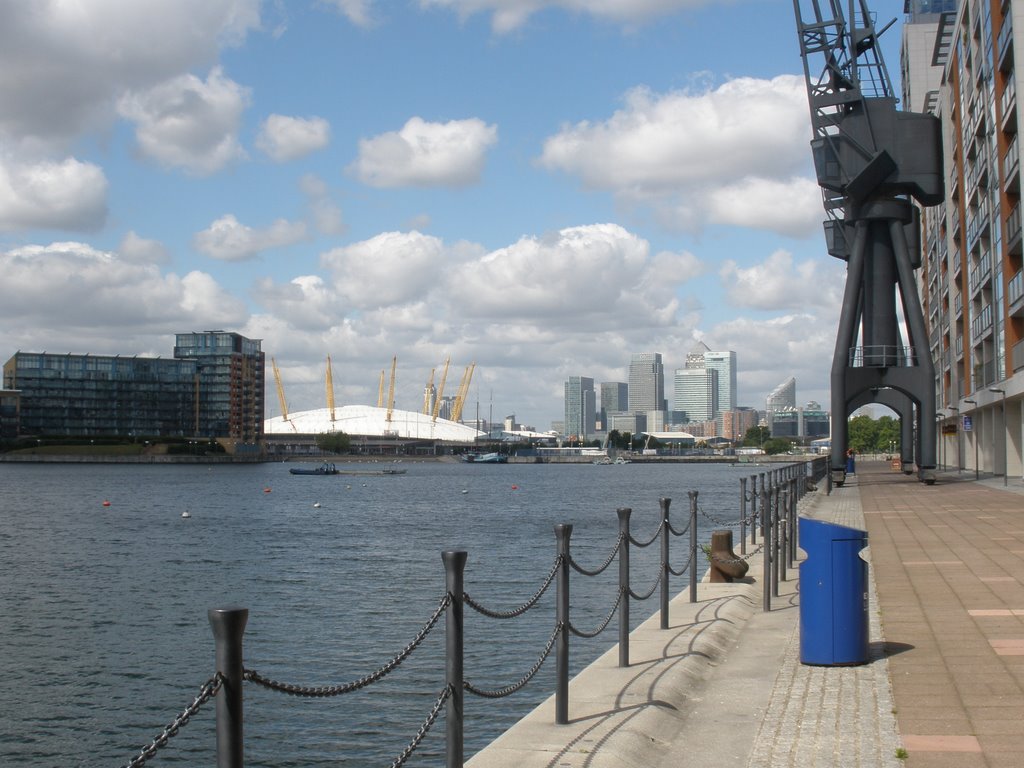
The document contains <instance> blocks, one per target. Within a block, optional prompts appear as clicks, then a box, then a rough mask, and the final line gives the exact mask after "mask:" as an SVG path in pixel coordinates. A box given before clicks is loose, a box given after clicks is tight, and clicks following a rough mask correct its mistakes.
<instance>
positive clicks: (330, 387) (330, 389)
mask: <svg viewBox="0 0 1024 768" xmlns="http://www.w3.org/2000/svg"><path fill="white" fill-rule="evenodd" d="M327 407H328V409H330V411H331V423H332V424H333V423H334V375H333V374H332V372H331V356H330V355H328V356H327Z"/></svg>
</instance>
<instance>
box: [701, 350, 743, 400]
mask: <svg viewBox="0 0 1024 768" xmlns="http://www.w3.org/2000/svg"><path fill="white" fill-rule="evenodd" d="M704 367H705V368H707V369H708V370H709V371H717V372H718V383H717V397H716V398H715V399H716V401H717V402H716V404H715V416H716V417H718V416H719V415H720V414H721V413H722V412H724V411H735V410H736V353H735V352H715V351H713V350H708V351H707V352H705V353H704Z"/></svg>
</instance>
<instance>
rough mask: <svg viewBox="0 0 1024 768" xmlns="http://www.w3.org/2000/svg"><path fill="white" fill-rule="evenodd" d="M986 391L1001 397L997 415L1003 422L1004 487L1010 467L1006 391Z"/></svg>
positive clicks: (993, 388) (994, 459) (994, 438)
mask: <svg viewBox="0 0 1024 768" xmlns="http://www.w3.org/2000/svg"><path fill="white" fill-rule="evenodd" d="M988 391H989V392H992V393H993V394H996V395H1002V396H1003V399H1002V400H1001V401H1000V403H999V409H1000V413H999V415H1000V416H1001V417H1002V420H1003V485H1004V486H1005V485H1006V484H1007V478H1006V476H1007V475H1009V474H1010V466H1009V464H1010V446H1009V445H1008V444H1007V440H1006V439H1007V437H1009V435H1010V430H1009V429H1007V426H1006V390H1005V389H996V388H995V387H989V388H988ZM994 427H995V425H993V429H992V471H993V472H994V471H995V468H996V430H995V428H994Z"/></svg>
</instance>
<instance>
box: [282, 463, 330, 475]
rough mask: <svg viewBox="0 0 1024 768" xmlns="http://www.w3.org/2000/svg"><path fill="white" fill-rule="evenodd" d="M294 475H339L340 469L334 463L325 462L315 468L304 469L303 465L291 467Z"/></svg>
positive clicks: (290, 470)
mask: <svg viewBox="0 0 1024 768" xmlns="http://www.w3.org/2000/svg"><path fill="white" fill-rule="evenodd" d="M288 471H289V472H291V473H292V474H293V475H337V474H339V472H340V471H339V470H338V468H337V467H336V466H334V465H333V464H328V463H327V462H324V463H323V464H321V465H320V466H319V467H314V468H313V469H304V468H302V467H291V468H290V469H289V470H288Z"/></svg>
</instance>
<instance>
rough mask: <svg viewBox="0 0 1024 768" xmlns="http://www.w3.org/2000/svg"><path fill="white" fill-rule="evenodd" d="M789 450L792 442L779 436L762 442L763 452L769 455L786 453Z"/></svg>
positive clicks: (791, 448)
mask: <svg viewBox="0 0 1024 768" xmlns="http://www.w3.org/2000/svg"><path fill="white" fill-rule="evenodd" d="M791 450H793V443H791V442H790V441H789V440H786V439H784V438H781V437H771V438H768V439H767V440H765V442H764V452H765V453H767V454H768V455H769V456H775V455H776V454H779V453H788V452H789V451H791Z"/></svg>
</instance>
